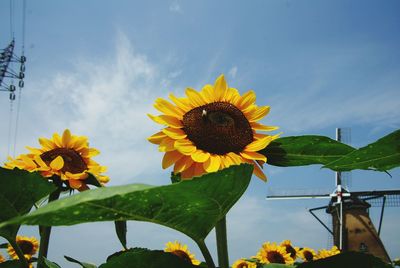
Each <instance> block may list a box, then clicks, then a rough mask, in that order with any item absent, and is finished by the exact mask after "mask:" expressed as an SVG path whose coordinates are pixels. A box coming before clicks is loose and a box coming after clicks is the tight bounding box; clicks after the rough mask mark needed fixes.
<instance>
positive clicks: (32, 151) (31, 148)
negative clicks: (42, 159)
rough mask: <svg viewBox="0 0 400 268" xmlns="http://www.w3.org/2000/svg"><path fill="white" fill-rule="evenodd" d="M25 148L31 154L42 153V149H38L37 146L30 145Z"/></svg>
mask: <svg viewBox="0 0 400 268" xmlns="http://www.w3.org/2000/svg"><path fill="white" fill-rule="evenodd" d="M25 148H26V149H28V150H29V151H30V152H31V153H32V154H37V155H41V154H42V153H43V150H40V149H38V148H33V147H30V146H25Z"/></svg>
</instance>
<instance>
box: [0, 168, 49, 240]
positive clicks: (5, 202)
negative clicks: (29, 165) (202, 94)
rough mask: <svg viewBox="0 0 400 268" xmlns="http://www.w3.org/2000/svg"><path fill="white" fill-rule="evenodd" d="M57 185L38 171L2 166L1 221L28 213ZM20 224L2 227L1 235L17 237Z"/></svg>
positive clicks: (0, 189)
mask: <svg viewBox="0 0 400 268" xmlns="http://www.w3.org/2000/svg"><path fill="white" fill-rule="evenodd" d="M54 190H55V186H54V185H53V184H52V183H50V182H48V181H46V180H45V179H43V177H42V176H40V175H39V174H37V173H30V172H27V171H24V170H19V169H14V170H9V169H5V168H0V211H1V213H0V223H2V222H4V221H7V220H9V219H11V218H14V217H17V216H21V215H24V214H26V213H28V212H29V211H30V210H31V208H32V206H33V205H34V204H35V202H37V201H39V200H40V199H41V198H43V197H45V196H46V195H48V194H50V193H51V192H53V191H54ZM18 229H19V225H18V224H16V225H12V226H7V227H3V228H0V235H1V236H5V237H9V238H12V237H15V235H16V233H17V231H18Z"/></svg>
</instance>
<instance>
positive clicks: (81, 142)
mask: <svg viewBox="0 0 400 268" xmlns="http://www.w3.org/2000/svg"><path fill="white" fill-rule="evenodd" d="M85 147H88V139H87V137H85V136H81V137H77V138H76V140H75V144H74V149H75V150H76V151H79V150H80V149H83V148H85Z"/></svg>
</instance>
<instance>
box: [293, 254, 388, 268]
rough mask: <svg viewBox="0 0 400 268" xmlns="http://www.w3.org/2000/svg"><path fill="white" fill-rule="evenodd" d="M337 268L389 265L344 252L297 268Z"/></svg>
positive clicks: (375, 259) (367, 256) (384, 267)
mask: <svg viewBox="0 0 400 268" xmlns="http://www.w3.org/2000/svg"><path fill="white" fill-rule="evenodd" d="M320 267H323V268H337V267H354V268H358V267H359V268H390V267H393V266H392V265H390V264H387V263H385V262H383V261H382V260H381V259H380V258H378V257H375V256H372V255H370V254H365V253H361V252H344V253H341V254H338V255H334V256H331V257H328V258H325V259H321V260H316V261H312V262H304V263H301V264H299V265H298V266H297V268H320Z"/></svg>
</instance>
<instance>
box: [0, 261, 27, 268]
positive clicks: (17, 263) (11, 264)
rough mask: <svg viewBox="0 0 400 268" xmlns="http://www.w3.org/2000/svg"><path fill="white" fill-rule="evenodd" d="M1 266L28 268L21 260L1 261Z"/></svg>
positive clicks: (5, 267) (0, 267) (1, 267)
mask: <svg viewBox="0 0 400 268" xmlns="http://www.w3.org/2000/svg"><path fill="white" fill-rule="evenodd" d="M0 268H26V267H24V265H23V264H22V263H21V262H20V261H16V260H13V261H5V262H2V263H0Z"/></svg>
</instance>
